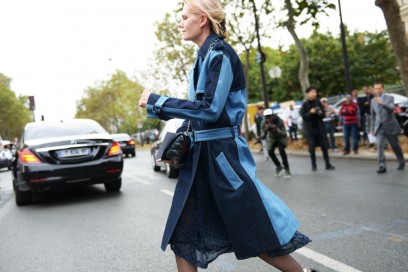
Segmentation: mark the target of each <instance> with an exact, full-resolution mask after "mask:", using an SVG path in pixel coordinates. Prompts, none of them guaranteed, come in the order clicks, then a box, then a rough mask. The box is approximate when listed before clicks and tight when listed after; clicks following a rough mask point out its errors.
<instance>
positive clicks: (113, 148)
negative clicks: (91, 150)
mask: <svg viewBox="0 0 408 272" xmlns="http://www.w3.org/2000/svg"><path fill="white" fill-rule="evenodd" d="M120 154H122V149H121V148H120V145H119V143H118V142H113V143H112V146H111V148H109V151H108V155H107V156H115V155H120Z"/></svg>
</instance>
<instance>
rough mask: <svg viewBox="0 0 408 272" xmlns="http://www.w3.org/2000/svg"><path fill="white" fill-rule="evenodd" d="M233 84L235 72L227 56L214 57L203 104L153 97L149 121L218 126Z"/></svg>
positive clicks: (151, 95)
mask: <svg viewBox="0 0 408 272" xmlns="http://www.w3.org/2000/svg"><path fill="white" fill-rule="evenodd" d="M202 69H204V67H202ZM202 72H203V71H201V73H202ZM232 80H233V72H232V67H231V63H230V60H229V58H228V57H227V56H225V55H223V54H217V55H215V56H213V57H212V59H211V61H210V64H209V68H208V71H207V75H206V83H205V92H204V95H203V99H202V100H201V99H200V100H197V101H189V100H185V99H177V98H172V97H168V96H160V95H157V94H150V96H149V99H148V101H147V107H146V109H147V114H148V117H149V118H156V117H158V118H160V119H164V120H166V119H170V118H181V119H188V120H193V121H206V122H215V121H217V120H218V117H219V116H220V114H221V112H222V111H223V109H224V106H225V103H226V101H227V98H228V95H229V91H230V88H231V84H232ZM190 84H192V83H191V82H190Z"/></svg>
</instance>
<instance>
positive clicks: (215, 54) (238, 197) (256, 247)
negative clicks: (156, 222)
mask: <svg viewBox="0 0 408 272" xmlns="http://www.w3.org/2000/svg"><path fill="white" fill-rule="evenodd" d="M224 14H225V13H224V11H223V10H222V7H221V4H220V2H219V1H218V0H190V1H188V0H187V1H185V2H184V7H183V9H182V11H181V16H182V20H181V22H180V24H179V27H180V30H181V32H182V37H183V39H184V40H187V41H192V42H194V43H196V44H197V45H198V47H199V50H198V53H197V58H196V60H195V63H194V65H193V68H192V71H191V73H190V79H189V92H188V100H184V99H177V98H172V97H168V96H164V95H158V94H154V93H151V92H150V91H148V90H145V91H144V92H143V93H142V96H141V98H140V100H139V106H140V107H146V109H147V113H148V117H159V118H161V119H164V120H167V119H170V118H183V119H186V121H185V122H184V123H183V126H182V128H180V129H179V131H182V130H185V129H186V128H187V127H188V123H190V126H191V130H190V131H192V132H191V134H190V135H191V136H190V138H191V140H192V144H191V147H190V152H189V155H188V158H187V159H186V161H185V162H184V164H183V165H182V166H181V168H180V174H179V179H178V182H177V185H176V189H175V192H174V197H173V202H172V207H171V209H170V213H169V217H168V220H167V224H166V228H165V231H164V236H163V241H162V249H163V250H165V249H166V247H167V245H168V244H170V245H171V249H172V250H173V252H174V253H175V255H176V263H177V268H178V271H183V272H190V271H194V272H196V271H197V267H200V268H207V266H208V264H209V263H211V262H212V261H214V260H215V259H216V258H217V257H218V256H219V255H221V254H223V253H227V252H234V253H235V256H236V257H237V259H246V258H249V257H260V258H261V259H262V260H264V261H265V262H267V263H269V264H271V265H273V266H274V267H276V268H278V269H279V270H281V271H293V272H297V271H299V272H301V271H302V268H301V266H300V265H299V264H298V263H297V262H296V261H295V260H294V259H293V258H292V257H291V256H290V255H289V254H290V253H292V252H293V251H295V250H296V249H298V248H300V247H303V246H304V245H306V244H307V243H309V242H310V240H309V238H307V237H306V236H304V235H303V234H301V233H300V232H298V231H297V228H298V223H297V221H296V219H295V217H294V215H293V214H292V212H291V211H290V209H289V208H288V207H287V206H286V205H285V204H284V203H283V202H282V201H281V200H279V198H278V197H277V196H275V195H274V194H273V193H272V191H270V190H269V189H268V188H267V187H266V186H265V185H263V184H262V183H261V181H259V179H258V178H257V177H256V165H255V161H254V159H253V157H252V154H251V152H250V150H249V147H248V144H247V142H246V140H245V138H244V137H243V136H241V135H239V133H238V132H239V126H240V125H241V122H242V119H243V117H244V115H245V110H246V106H247V100H246V97H247V94H246V89H245V88H246V87H245V86H246V84H245V75H244V70H243V67H242V63H241V61H240V59H239V57H238V55H237V54H236V52H235V51H234V50H233V49H232V47H231V46H230V45H229V44H227V43H226V42H225V41H224V38H225V35H226V23H225V18H224ZM187 120H189V121H187ZM303 271H314V270H310V269H308V270H303Z"/></svg>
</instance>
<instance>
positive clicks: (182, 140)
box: [156, 121, 191, 164]
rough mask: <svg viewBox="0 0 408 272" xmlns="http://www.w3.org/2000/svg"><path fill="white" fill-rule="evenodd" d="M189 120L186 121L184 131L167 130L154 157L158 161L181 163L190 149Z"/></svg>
mask: <svg viewBox="0 0 408 272" xmlns="http://www.w3.org/2000/svg"><path fill="white" fill-rule="evenodd" d="M190 126H191V122H190V121H189V122H188V126H187V130H186V131H184V132H178V133H173V132H167V133H166V136H164V139H163V142H162V143H161V145H160V148H159V151H158V152H157V155H156V159H157V160H159V161H171V162H172V163H173V164H183V163H184V161H185V160H186V159H187V157H188V153H189V151H190V145H191V139H190V132H189V129H190Z"/></svg>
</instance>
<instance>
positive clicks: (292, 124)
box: [287, 105, 300, 141]
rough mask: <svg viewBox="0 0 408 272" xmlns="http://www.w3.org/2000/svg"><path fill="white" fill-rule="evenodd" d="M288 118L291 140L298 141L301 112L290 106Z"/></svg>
mask: <svg viewBox="0 0 408 272" xmlns="http://www.w3.org/2000/svg"><path fill="white" fill-rule="evenodd" d="M287 116H288V127H289V137H290V140H291V141H297V139H298V138H297V130H298V122H299V118H300V116H299V112H298V110H295V109H294V108H293V105H290V106H289V111H288V114H287Z"/></svg>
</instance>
